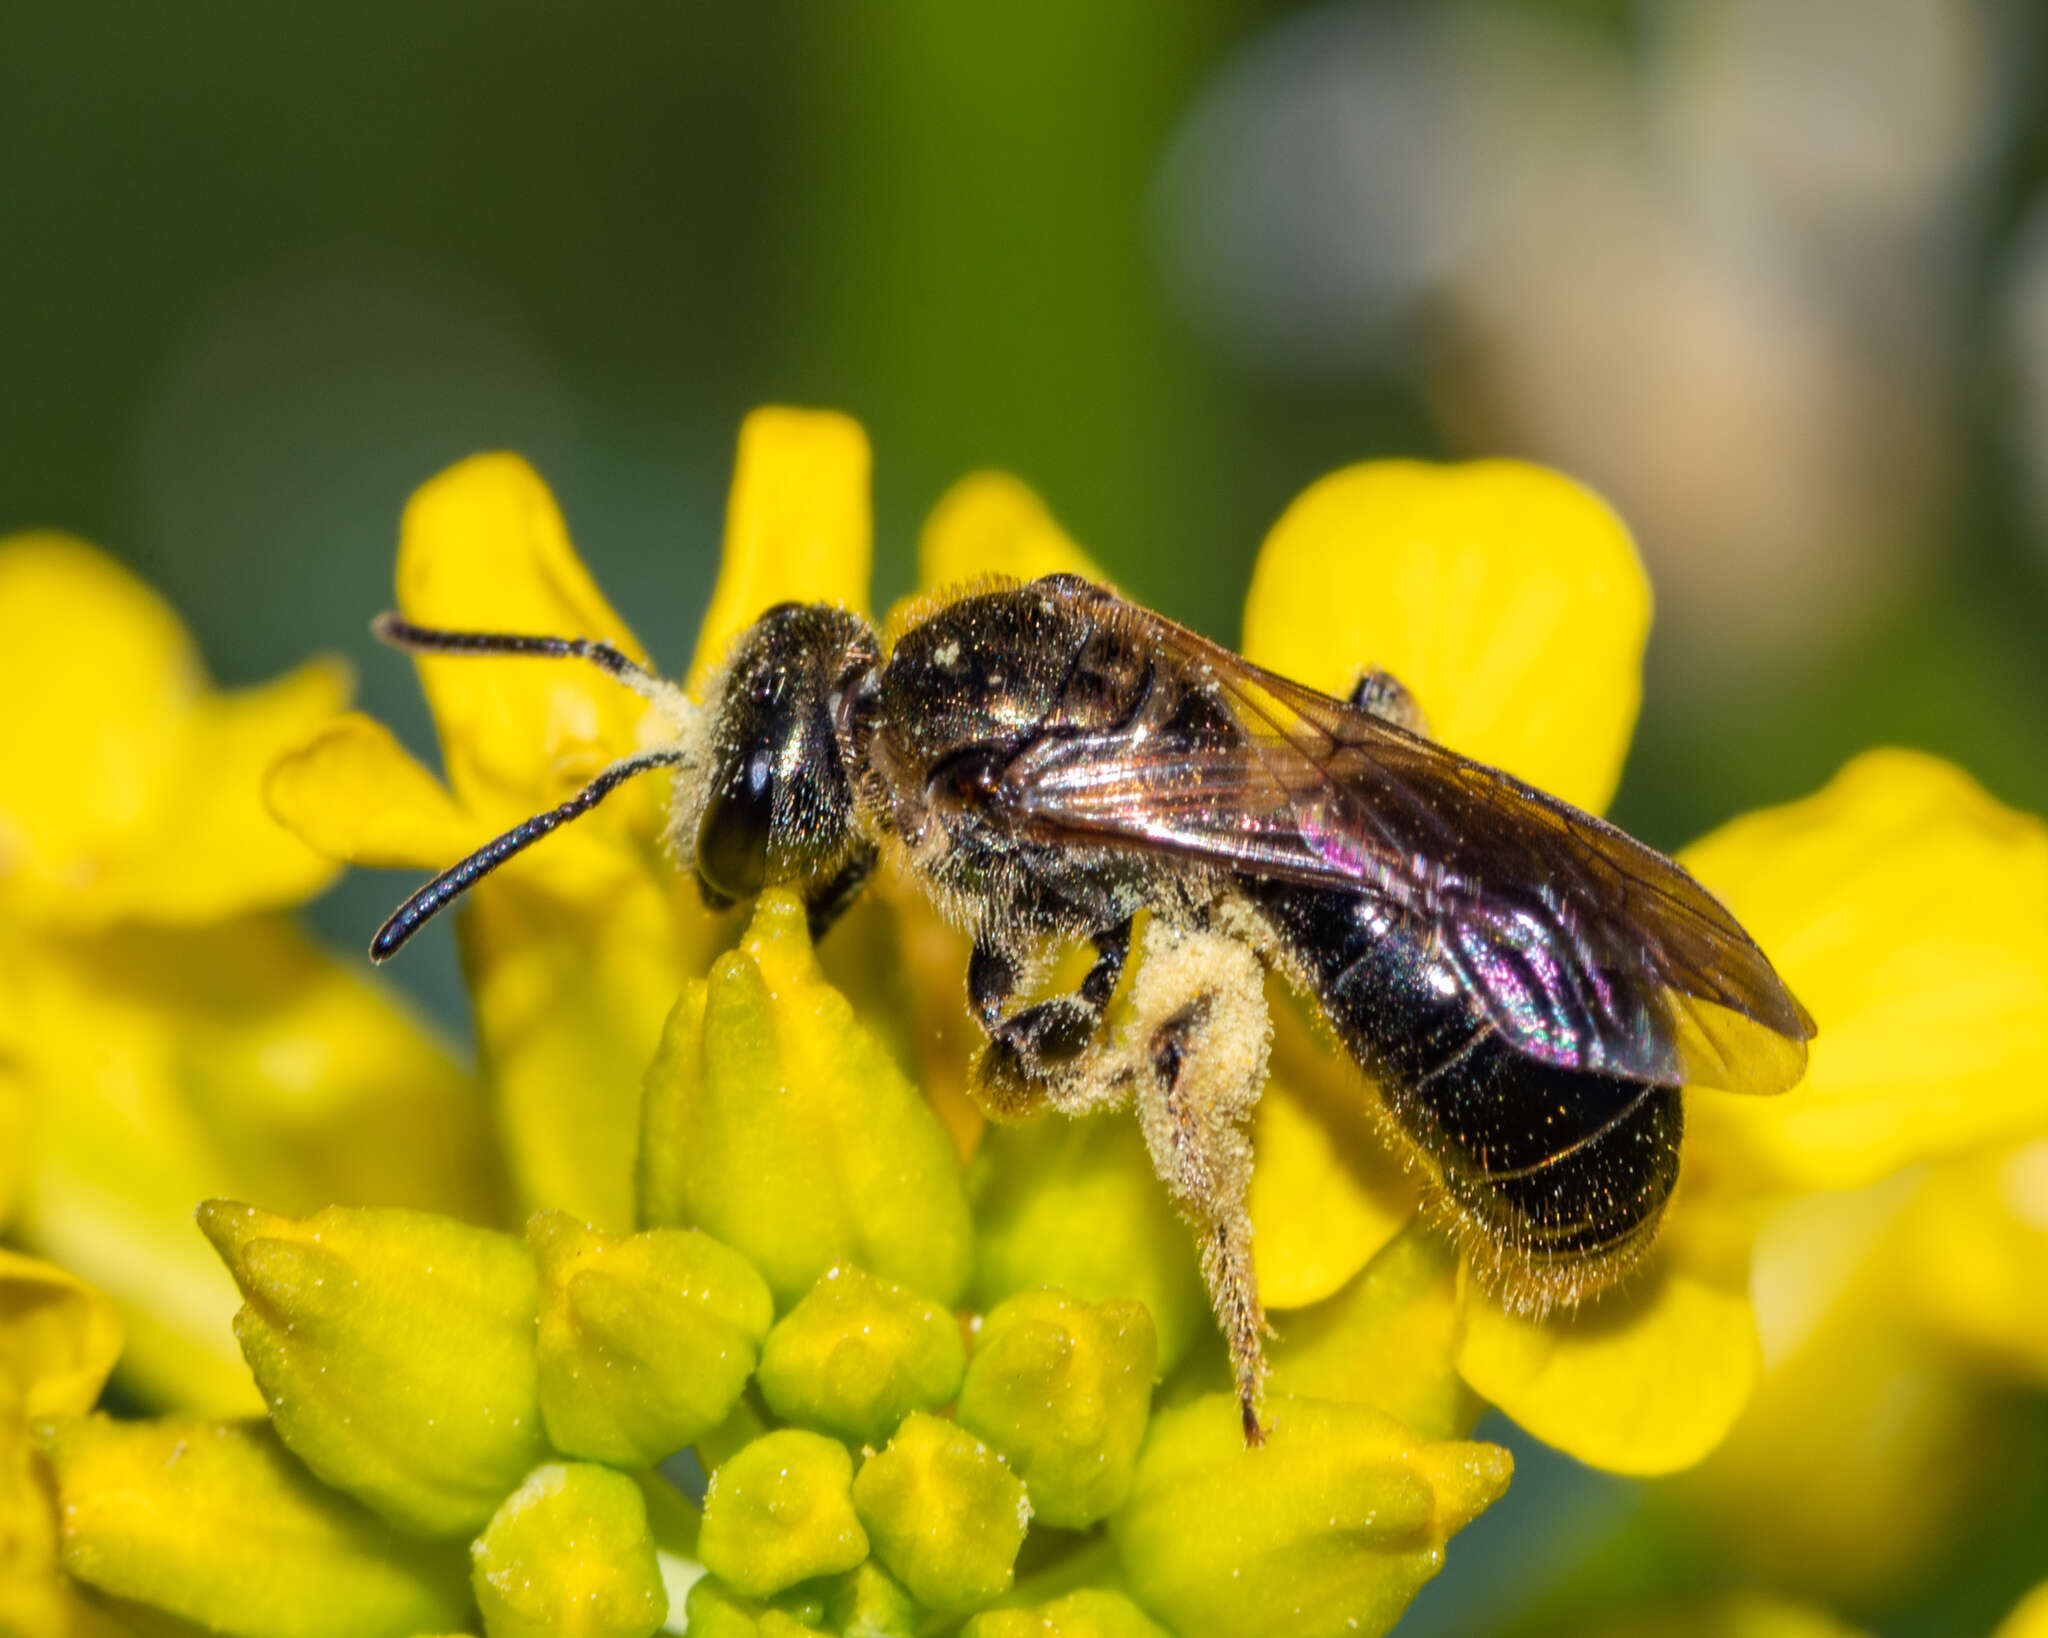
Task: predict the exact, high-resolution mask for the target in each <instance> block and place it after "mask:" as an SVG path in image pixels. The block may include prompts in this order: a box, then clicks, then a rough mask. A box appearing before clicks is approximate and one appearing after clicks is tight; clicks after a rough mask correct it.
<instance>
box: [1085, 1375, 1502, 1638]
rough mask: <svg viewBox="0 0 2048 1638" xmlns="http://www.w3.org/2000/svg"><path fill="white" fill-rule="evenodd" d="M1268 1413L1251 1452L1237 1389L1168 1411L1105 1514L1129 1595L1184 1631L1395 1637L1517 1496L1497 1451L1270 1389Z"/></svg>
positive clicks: (1362, 1409) (1363, 1410)
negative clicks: (1471, 1535) (1495, 1511)
mask: <svg viewBox="0 0 2048 1638" xmlns="http://www.w3.org/2000/svg"><path fill="white" fill-rule="evenodd" d="M1266 1413H1267V1417H1268V1419H1269V1421H1270V1423H1271V1425H1272V1430H1271V1432H1270V1433H1269V1434H1268V1435H1267V1439H1266V1443H1265V1445H1264V1447H1263V1448H1260V1449H1249V1448H1247V1447H1246V1445H1245V1442H1244V1429H1243V1426H1242V1424H1241V1422H1240V1420H1239V1414H1238V1406H1237V1402H1236V1400H1235V1399H1234V1398H1233V1397H1231V1396H1229V1395H1223V1394H1217V1395H1212V1396H1209V1397H1207V1398H1204V1399H1199V1400H1196V1401H1195V1402H1193V1403H1192V1404H1189V1405H1185V1406H1182V1407H1179V1408H1177V1409H1174V1410H1168V1411H1162V1412H1160V1414H1159V1415H1157V1416H1155V1417H1154V1418H1153V1419H1152V1428H1151V1431H1150V1433H1149V1434H1148V1435H1147V1437H1146V1440H1145V1448H1144V1450H1143V1452H1142V1453H1141V1454H1140V1456H1139V1458H1138V1472H1137V1477H1136V1479H1135V1480H1134V1481H1133V1484H1132V1487H1131V1495H1130V1499H1129V1500H1128V1501H1127V1502H1125V1504H1124V1506H1123V1508H1122V1510H1121V1511H1120V1512H1119V1513H1118V1514H1117V1515H1116V1516H1115V1517H1114V1518H1113V1519H1112V1520H1111V1521H1110V1531H1111V1535H1112V1539H1113V1540H1114V1541H1115V1542H1116V1547H1117V1555H1118V1557H1119V1559H1120V1560H1121V1561H1122V1564H1123V1568H1124V1574H1125V1577H1126V1578H1127V1579H1128V1581H1129V1583H1130V1587H1131V1591H1132V1593H1133V1594H1134V1595H1135V1596H1136V1598H1137V1600H1138V1602H1139V1603H1140V1604H1142V1605H1143V1606H1144V1607H1145V1608H1146V1609H1147V1610H1148V1611H1150V1612H1151V1613H1152V1614H1153V1615H1154V1616H1156V1617H1157V1618H1158V1619H1160V1620H1161V1621H1163V1622H1165V1623H1166V1624H1167V1625H1168V1626H1169V1627H1172V1628H1174V1629H1175V1630H1177V1631H1182V1632H1200V1633H1203V1634H1213V1635H1215V1638H1322V1635H1324V1634H1329V1635H1332V1638H1335V1635H1337V1634H1347V1635H1348V1634H1353V1633H1358V1634H1363V1635H1365V1638H1371V1635H1373V1634H1375V1633H1382V1632H1385V1631H1386V1630H1387V1629H1388V1628H1389V1627H1391V1626H1392V1625H1393V1624H1394V1622H1395V1621H1396V1620H1397V1619H1399V1617H1400V1614H1401V1612H1402V1611H1403V1610H1404V1609H1406V1608H1407V1607H1408V1602H1409V1600H1410V1599H1412V1598H1413V1597H1414V1596H1415V1593H1416V1590H1417V1589H1418V1588H1419V1587H1420V1586H1421V1585H1422V1584H1423V1582H1425V1581H1427V1580H1428V1579H1429V1578H1430V1577H1431V1576H1433V1575H1435V1574H1436V1572H1437V1571H1438V1570H1439V1569H1440V1568H1442V1566H1443V1558H1444V1542H1445V1541H1446V1540H1447V1539H1448V1538H1449V1537H1450V1536H1451V1535H1453V1534H1454V1533H1456V1532H1457V1531H1458V1530H1460V1529H1462V1528H1463V1527H1464V1526H1465V1525H1466V1524H1468V1523H1470V1522H1471V1520H1472V1519H1473V1518H1474V1517H1475V1516H1477V1515H1478V1514H1479V1513H1480V1512H1481V1511H1482V1510H1483V1509H1484V1508H1485V1507H1486V1506H1488V1504H1490V1503H1491V1502H1493V1501H1495V1500H1496V1499H1497V1498H1498V1497H1499V1496H1500V1495H1501V1493H1502V1492H1503V1491H1504V1490H1506V1489H1507V1483H1508V1475H1509V1472H1510V1470H1511V1467H1512V1463H1511V1461H1510V1458H1509V1456H1508V1453H1507V1452H1506V1451H1504V1450H1501V1449H1499V1448H1497V1447H1496V1446H1493V1445H1480V1444H1463V1443H1453V1442H1446V1443H1420V1442H1418V1441H1417V1440H1416V1439H1415V1438H1414V1437H1413V1436H1412V1435H1410V1433H1409V1432H1408V1430H1407V1429H1406V1428H1404V1427H1402V1426H1401V1424H1400V1423H1398V1422H1396V1421H1394V1420H1393V1418H1391V1417H1389V1416H1387V1415H1386V1414H1384V1413H1383V1412H1381V1411H1377V1410H1373V1409H1372V1408H1370V1407H1368V1406H1364V1405H1343V1404H1334V1403H1329V1402H1326V1401H1322V1400H1315V1399H1291V1398H1287V1397H1285V1396H1282V1395H1277V1394H1276V1395H1269V1396H1268V1399H1267V1403H1266Z"/></svg>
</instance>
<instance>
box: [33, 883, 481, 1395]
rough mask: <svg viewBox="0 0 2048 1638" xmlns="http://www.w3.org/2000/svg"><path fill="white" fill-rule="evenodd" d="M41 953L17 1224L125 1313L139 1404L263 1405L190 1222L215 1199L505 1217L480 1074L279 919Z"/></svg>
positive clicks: (135, 933)
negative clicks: (29, 1147)
mask: <svg viewBox="0 0 2048 1638" xmlns="http://www.w3.org/2000/svg"><path fill="white" fill-rule="evenodd" d="M43 955H44V959H43V960H42V962H41V963H40V965H39V966H38V967H36V968H35V969H32V970H31V971H30V973H29V976H30V977H31V978H32V979H33V982H32V983H31V984H29V985H27V986H24V987H23V988H20V989H17V990H16V991H15V992H14V995H13V999H15V1000H16V1001H17V1002H19V1004H20V1005H21V1006H22V1007H23V1008H24V1011H25V1014H26V1018H27V1020H28V1024H29V1028H28V1030H27V1031H26V1032H25V1039H26V1042H27V1048H26V1051H25V1054H24V1057H23V1059H22V1063H23V1071H24V1074H25V1075H26V1076H27V1077H28V1078H29V1079H30V1081H31V1083H32V1084H33V1086H34V1087H35V1089H36V1094H37V1105H38V1120H37V1126H36V1134H35V1150H34V1157H33V1163H32V1166H31V1169H30V1175H29V1181H28V1186H27V1188H26V1190H25V1192H24V1198H23V1201H22V1206H21V1210H20V1213H19V1215H18V1218H17V1222H16V1225H15V1230H14V1232H15V1233H16V1234H17V1235H18V1236H19V1237H20V1239H21V1241H22V1242H23V1243H24V1244H25V1245H27V1246H28V1247H30V1248H31V1249H33V1250H35V1251H36V1252H38V1253H39V1254H41V1255H45V1256H48V1257H50V1258H51V1259H52V1260H54V1261H56V1262H58V1263H60V1264H62V1265H63V1266H64V1267H66V1268H69V1269H73V1270H76V1271H77V1272H78V1273H79V1274H81V1275H82V1276H84V1277H86V1278H88V1279H90V1280H91V1281H92V1282H93V1283H94V1284H95V1285H97V1286H98V1287H100V1288H101V1289H102V1290H104V1291H105V1292H106V1293H107V1294H108V1295H109V1296H110V1297H112V1298H114V1299H115V1301H116V1302H117V1303H118V1304H119V1305H120V1309H121V1314H122V1319H123V1322H124V1324H125V1325H126V1326H127V1328H128V1336H129V1347H128V1349H127V1352H126V1353H125V1354H124V1355H123V1358H122V1362H121V1374H122V1379H123V1382H124V1384H125V1385H126V1386H127V1387H128V1389H129V1390H130V1392H131V1393H134V1394H136V1395H137V1396H139V1397H141V1398H143V1399H145V1400H149V1401H152V1402H156V1403H165V1402H172V1403H180V1404H185V1405H203V1406H207V1407H210V1408H229V1407H244V1406H246V1405H248V1404H249V1403H250V1402H251V1400H252V1395H251V1392H250V1389H249V1385H248V1376H247V1373H246V1371H245V1370H244V1369H243V1368H242V1366H241V1364H240V1361H239V1359H238V1357H237V1356H236V1354H235V1352H234V1350H233V1346H232V1344H233V1338H232V1334H231V1332H230V1331H229V1330H228V1328H227V1327H228V1325H229V1323H230V1321H231V1319H232V1316H233V1313H234V1293H233V1286H232V1283H231V1282H229V1281H228V1280H227V1279H226V1276H225V1273H224V1272H223V1271H222V1270H221V1269H220V1268H219V1267H218V1265H217V1264H215V1263H214V1262H213V1259H212V1258H211V1256H210V1254H208V1253H207V1252H206V1248H205V1246H204V1244H203V1243H201V1242H200V1241H199V1240H198V1237H197V1236H196V1235H195V1234H194V1232H193V1229H192V1222H191V1218H192V1208H193V1205H194V1203H195V1202H196V1201H198V1200H200V1199H203V1198H205V1197H206V1196H207V1195H209V1194H220V1193H226V1192H235V1193H242V1194H246V1195H250V1196H254V1197H255V1198H259V1199H262V1200H265V1201H269V1202H272V1203H274V1204H276V1205H277V1206H279V1207H280V1208H282V1209H285V1210H310V1209H313V1208H315V1207H318V1206H321V1205H325V1204H327V1203H329V1202H330V1201H342V1200H348V1201H362V1202H376V1203H390V1204H403V1205H415V1206H422V1207H428V1208H433V1209H439V1210H445V1211H453V1212H458V1213H461V1214H463V1215H466V1216H471V1217H475V1216H480V1215H484V1214H486V1213H488V1212H490V1211H491V1210H492V1209H493V1207H494V1204H495V1202H496V1199H497V1180H496V1176H495V1169H494V1167H493V1165H492V1161H491V1153H490V1148H489V1145H488V1139H487V1133H486V1124H485V1121H484V1119H483V1111H482V1109H481V1107H480V1100H479V1098H478V1097H477V1095H476V1092H475V1090H474V1088H473V1087H472V1086H471V1085H470V1084H469V1082H468V1078H467V1077H466V1076H465V1075H463V1074H462V1073H461V1072H460V1071H459V1070H458V1069H457V1068H456V1067H455V1065H454V1064H453V1063H452V1062H451V1061H450V1059H449V1057H448V1054H447V1053H446V1051H445V1049H443V1048H442V1047H440V1046H439V1045H438V1044H437V1043H436V1042H435V1041H434V1040H433V1039H432V1038H431V1037H430V1036H428V1035H427V1034H426V1033H425V1032H424V1031H423V1030H422V1029H421V1028H420V1027H419V1026H418V1025H417V1024H416V1023H415V1022H414V1021H413V1020H412V1019H411V1018H410V1017H409V1016H408V1015H407V1014H406V1013H404V1012H403V1011H401V1010H399V1009H398V1008H396V1007H394V1006H393V1004H392V1003H391V1001H390V1000H389V999H388V998H386V997H385V996H384V995H383V994H382V993H381V992H380V991H379V990H377V989H376V988H375V987H373V986H372V985H371V984H369V983H368V982H367V981H366V980H365V979H364V978H363V976H362V975H361V972H360V969H359V966H358V965H357V964H345V963H343V962H341V961H338V960H336V959H334V958H333V957H330V956H329V955H327V954H326V953H325V952H324V951H322V950H320V949H319V948H318V946H316V945H315V944H313V943H312V941H311V940H309V939H308V938H307V937H306V936H305V935H304V934H303V933H302V932H300V931H299V930H298V929H297V928H296V927H295V926H294V925H293V924H292V923H291V922H289V921H288V920H286V919H285V918H284V917H282V916H266V917H254V918H247V919H244V920H240V921H236V922H231V923H223V924H220V925H217V926H211V927H206V928H194V929H162V928H145V927H128V928H119V929H114V930H111V931H109V932H107V933H103V934H100V935H98V936H96V937H94V938H92V939H90V940H79V941H77V942H75V943H74V944H71V945H67V946H63V947H49V948H46V949H45V951H44V952H43ZM210 1264H211V1265H212V1266H209V1265H210Z"/></svg>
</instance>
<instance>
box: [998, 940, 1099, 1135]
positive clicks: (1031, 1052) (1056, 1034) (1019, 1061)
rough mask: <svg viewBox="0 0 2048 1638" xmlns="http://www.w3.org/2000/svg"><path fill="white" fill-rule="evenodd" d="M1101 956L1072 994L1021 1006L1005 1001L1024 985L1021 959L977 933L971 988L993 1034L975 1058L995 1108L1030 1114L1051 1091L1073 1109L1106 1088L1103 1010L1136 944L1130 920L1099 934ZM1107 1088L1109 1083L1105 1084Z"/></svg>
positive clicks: (1055, 1099) (1092, 1102) (1007, 1112)
mask: <svg viewBox="0 0 2048 1638" xmlns="http://www.w3.org/2000/svg"><path fill="white" fill-rule="evenodd" d="M1090 942H1092V943H1093V944H1094V946H1095V964H1094V966H1092V967H1090V968H1089V969H1088V974H1087V976H1086V977H1085V978H1083V979H1082V980H1081V983H1080V987H1079V988H1078V989H1076V990H1075V991H1074V993H1073V994H1072V995H1056V996H1052V997H1050V998H1049V999H1047V1000H1044V1001H1038V1002H1034V1003H1033V1004H1032V1005H1030V1006H1028V1007H1023V1008H1020V1009H1019V1010H1018V1011H1016V1012H1014V1013H1011V1014H1009V1015H1008V1016H1007V1017H1005V1016H1004V1014H1003V1007H1004V1005H1005V1003H1007V1002H1008V1001H1009V1000H1010V998H1011V997H1012V996H1014V995H1015V994H1016V993H1017V991H1018V989H1019V988H1021V987H1022V984H1023V978H1022V964H1021V963H1020V962H1019V961H1018V959H1017V958H1016V957H1014V956H1013V955H1011V954H1010V953H1009V952H1008V951H1006V950H1005V949H1003V948H1002V947H1001V946H999V945H997V944H994V943H992V942H986V941H977V942H976V944H975V946H974V954H973V956H972V958H971V959H970V960H969V962H968V965H967V993H968V999H969V1000H970V1001H971V1002H972V1003H973V1006H974V1013H975V1016H976V1018H978V1019H979V1020H980V1021H981V1026H982V1028H983V1029H985V1030H987V1031H988V1035H989V1042H988V1047H987V1049H986V1050H985V1051H984V1052H983V1053H982V1055H981V1058H980V1060H979V1061H978V1062H977V1064H976V1066H975V1077H974V1078H975V1089H976V1092H977V1095H978V1096H979V1097H980V1099H981V1101H982V1103H983V1105H984V1107H986V1108H987V1109H988V1111H989V1113H991V1114H993V1115H996V1116H999V1117H1000V1116H1007V1115H1018V1114H1023V1113H1025V1112H1027V1111H1029V1110H1031V1109H1033V1108H1036V1107H1037V1106H1038V1105H1039V1104H1041V1103H1043V1102H1045V1101H1047V1100H1048V1099H1049V1100H1050V1101H1052V1102H1053V1103H1055V1104H1057V1105H1058V1106H1059V1107H1060V1108H1062V1109H1065V1110H1066V1111H1067V1112H1068V1113H1070V1114H1071V1113H1078V1112H1079V1110H1080V1109H1081V1108H1086V1107H1094V1106H1095V1105H1097V1104H1099V1103H1100V1102H1101V1101H1103V1096H1097V1095H1094V1094H1093V1093H1084V1094H1083V1095H1082V1096H1081V1097H1079V1098H1078V1099H1077V1098H1076V1097H1075V1096H1074V1093H1075V1091H1076V1089H1077V1088H1084V1087H1085V1088H1093V1087H1094V1086H1095V1083H1096V1082H1097V1081H1099V1080H1100V1079H1101V1077H1100V1075H1099V1073H1097V1071H1099V1070H1100V1068H1101V1067H1102V1060H1103V1058H1104V1053H1103V1050H1102V1044H1101V1042H1100V1040H1099V1036H1100V1034H1101V1029H1102V1015H1103V1011H1104V1009H1105V1008H1107V1007H1108V1005H1109V998H1110V997H1111V996H1112V995H1114V994H1115V993H1116V986H1117V981H1118V980H1119V979H1121V978H1122V977H1123V971H1124V962H1125V960H1126V959H1127V958H1128V957H1129V955H1130V950H1131V924H1130V922H1129V921H1123V922H1120V923H1119V924H1118V925H1116V926H1115V927H1111V928H1108V929H1106V930H1104V931H1103V932H1100V933H1097V934H1095V935H1094V937H1093V938H1092V940H1091V941H1090ZM1103 1094H1104V1095H1105V1096H1106V1095H1107V1093H1106V1088H1104V1089H1103Z"/></svg>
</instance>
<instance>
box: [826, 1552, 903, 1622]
mask: <svg viewBox="0 0 2048 1638" xmlns="http://www.w3.org/2000/svg"><path fill="white" fill-rule="evenodd" d="M825 1609H826V1613H827V1614H828V1615H829V1616H830V1617H831V1621H832V1630H833V1631H834V1632H836V1633H838V1634H839V1638H916V1633H917V1631H918V1629H919V1628H920V1627H921V1626H922V1625H923V1623H924V1612H923V1611H922V1610H920V1609H919V1608H918V1607H917V1602H916V1600H915V1599H913V1598H912V1597H911V1596H910V1594H909V1593H908V1592H907V1591H905V1590H904V1587H903V1584H902V1583H901V1582H899V1581H898V1580H896V1578H895V1577H894V1576H892V1575H890V1574H889V1572H888V1571H887V1570H885V1569H883V1568H882V1566H881V1565H879V1564H877V1563H876V1562H875V1561H874V1560H873V1559H868V1560H867V1561H866V1562H865V1563H863V1564H857V1565H855V1566H854V1567H853V1569H852V1570H850V1571H849V1572H848V1573H847V1574H846V1575H844V1576H842V1577H841V1578H840V1580H839V1583H838V1585H837V1586H835V1587H834V1588H833V1589H832V1593H831V1596H830V1597H829V1598H827V1599H826V1601H825Z"/></svg>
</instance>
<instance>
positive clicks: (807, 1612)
mask: <svg viewBox="0 0 2048 1638" xmlns="http://www.w3.org/2000/svg"><path fill="white" fill-rule="evenodd" d="M683 1614H684V1617H685V1620H684V1626H683V1630H684V1631H685V1632H687V1633H689V1635H690V1638H806V1635H808V1634H813V1633H824V1632H830V1631H831V1628H830V1627H828V1626H827V1625H826V1620H825V1600H824V1597H823V1596H822V1594H820V1592H819V1591H818V1589H817V1588H816V1587H815V1586H810V1587H798V1588H795V1589H793V1590H791V1591H789V1592H786V1593H784V1594H782V1596H781V1597H779V1598H776V1599H773V1600H771V1601H768V1602H763V1601H762V1600H760V1599H757V1598H742V1597H741V1596H740V1595H739V1594H738V1593H736V1592H734V1591H733V1590H732V1588H730V1587H728V1586H726V1585H725V1584H724V1583H723V1582H722V1581H720V1580H719V1579H718V1577H717V1576H715V1575H707V1576H704V1577H702V1578H701V1579H699V1580H698V1581H696V1582H695V1583H693V1584H692V1586H691V1588H690V1594H689V1597H688V1599H687V1600H685V1602H684V1604H683Z"/></svg>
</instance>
